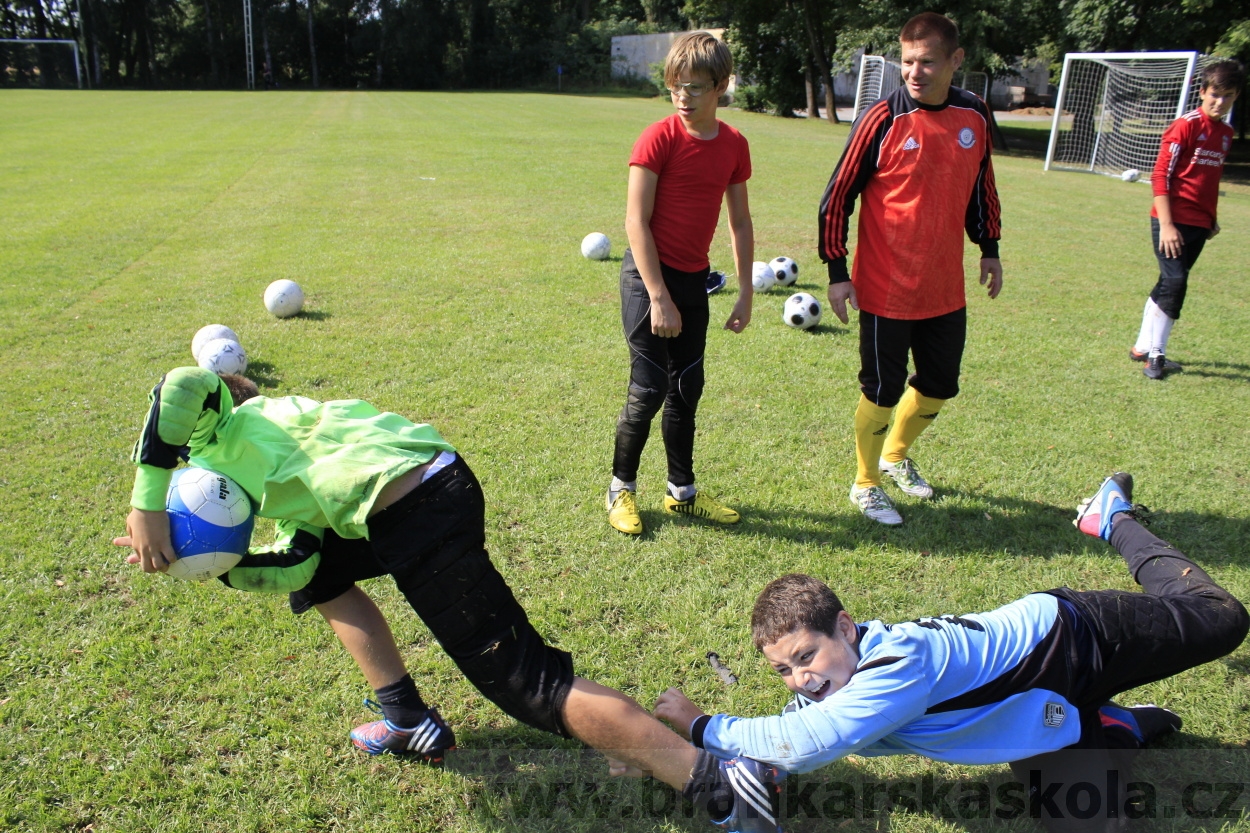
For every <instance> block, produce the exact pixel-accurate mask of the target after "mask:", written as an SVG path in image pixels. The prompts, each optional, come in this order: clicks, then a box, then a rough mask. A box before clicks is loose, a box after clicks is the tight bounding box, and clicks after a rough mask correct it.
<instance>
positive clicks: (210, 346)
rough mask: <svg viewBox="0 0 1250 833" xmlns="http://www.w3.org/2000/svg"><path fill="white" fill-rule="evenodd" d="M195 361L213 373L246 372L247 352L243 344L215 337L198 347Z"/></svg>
mask: <svg viewBox="0 0 1250 833" xmlns="http://www.w3.org/2000/svg"><path fill="white" fill-rule="evenodd" d="M196 362H197V363H198V364H199V365H200V367H202V368H204V369H205V370H211V371H213V372H214V373H218V374H221V373H239V374H242V373H246V372H247V353H245V352H244V351H243V345H242V344H239V342H237V341H233V340H231V339H228V338H215V339H213V340H212V341H210V342H208V343H207V344H205V345H204V346H203V347H201V348H200V355H199V356H197V357H196Z"/></svg>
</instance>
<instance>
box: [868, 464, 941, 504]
mask: <svg viewBox="0 0 1250 833" xmlns="http://www.w3.org/2000/svg"><path fill="white" fill-rule="evenodd" d="M878 465H879V466H880V467H881V471H883V472H885V473H886V474H888V475H890V477H891V478H892V479H893V480H894V482H895V484H897V485H898V487H899V488H900V489H901V490H902V491H903V494H905V495H911V496H912V497H918V498H924V499H928V498H931V497H933V487H932V486H930V485H929V484H928V482H926V481H925V479H924V478H923V477H921V476H920V472H919V471H918V470H917V469H916V464H915V463H913V462H912V459H911V458H910V457H904V458H903V459H902V460H901V461H900V462H898V463H887V462H886V461H885V458H884V457H882V458H881V460H880V462H879V464H878Z"/></svg>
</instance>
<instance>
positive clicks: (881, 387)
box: [859, 308, 968, 408]
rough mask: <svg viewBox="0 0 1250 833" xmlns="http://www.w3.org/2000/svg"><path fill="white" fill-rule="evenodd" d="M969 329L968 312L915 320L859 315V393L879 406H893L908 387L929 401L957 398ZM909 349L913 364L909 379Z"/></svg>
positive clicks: (865, 313)
mask: <svg viewBox="0 0 1250 833" xmlns="http://www.w3.org/2000/svg"><path fill="white" fill-rule="evenodd" d="M967 331H968V310H967V309H966V308H963V309H957V310H955V311H954V312H948V313H946V314H945V315H938V316H935V317H934V318H921V319H917V320H914V321H913V320H905V319H900V318H885V317H883V316H880V315H873V314H872V313H870V312H863V311H861V312H860V313H859V389H860V390H861V391H862V392H863V394H864V397H865V398H867V399H868V401H869V402H872V403H873V404H874V405H879V406H881V407H882V408H893V407H894V406H895V405H897V404H898V401H899V400H900V399H902V397H903V391H904V390H905V389H906V387H907V385H908V384H910V385H911V386H912V387H913V388H915V389H916V390H917V392H919V393H920V394H921V395H922V396H927V397H929V398H930V399H953V398H955V395H956V394H958V393H959V365H960V363H961V361H962V360H963V356H964V338H965V336H966V334H967ZM909 351H910V353H911V357H912V361H913V362H914V363H915V365H916V372H915V373H914V374H913V375H912V376H911V377H910V378H909V377H908V376H907V354H908V352H909Z"/></svg>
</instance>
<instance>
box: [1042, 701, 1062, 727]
mask: <svg viewBox="0 0 1250 833" xmlns="http://www.w3.org/2000/svg"><path fill="white" fill-rule="evenodd" d="M1067 716H1068V714H1067V712H1066V711H1065V710H1064V708H1063V704H1062V703H1047V704H1046V717H1045V719H1044V720H1043V721H1042V722H1043V723H1044V724H1045V725H1046V726H1048V727H1050V728H1051V729H1058V728H1059V727H1060V726H1062V725H1063V719H1064V718H1065V717H1067Z"/></svg>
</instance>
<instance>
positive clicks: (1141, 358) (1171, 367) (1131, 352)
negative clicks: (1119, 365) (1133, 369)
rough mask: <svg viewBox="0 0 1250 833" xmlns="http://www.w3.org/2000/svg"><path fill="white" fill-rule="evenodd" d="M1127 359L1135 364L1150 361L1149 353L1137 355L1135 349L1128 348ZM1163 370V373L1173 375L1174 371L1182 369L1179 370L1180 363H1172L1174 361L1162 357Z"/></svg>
mask: <svg viewBox="0 0 1250 833" xmlns="http://www.w3.org/2000/svg"><path fill="white" fill-rule="evenodd" d="M1128 357H1129V358H1130V359H1132V360H1133V361H1135V362H1148V361H1150V353H1149V351H1147V352H1145V353H1138V352H1137V348H1136V347H1130V348H1128ZM1163 369H1164V370H1165V371H1167V372H1168V373H1174V372H1176V371H1178V370H1182V369H1183V368H1181V366H1180V363H1179V362H1174V361H1172V360H1171V359H1169V358H1168V357H1167V356H1164V357H1163Z"/></svg>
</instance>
